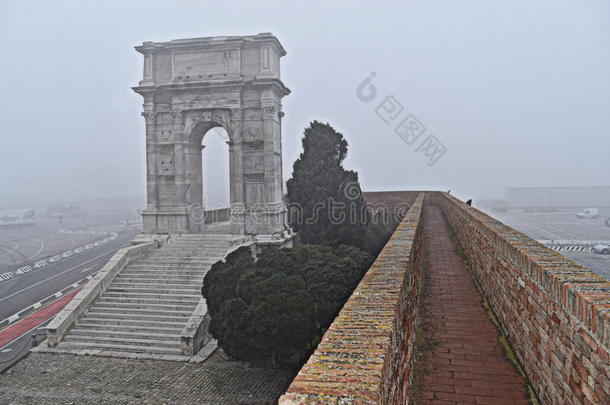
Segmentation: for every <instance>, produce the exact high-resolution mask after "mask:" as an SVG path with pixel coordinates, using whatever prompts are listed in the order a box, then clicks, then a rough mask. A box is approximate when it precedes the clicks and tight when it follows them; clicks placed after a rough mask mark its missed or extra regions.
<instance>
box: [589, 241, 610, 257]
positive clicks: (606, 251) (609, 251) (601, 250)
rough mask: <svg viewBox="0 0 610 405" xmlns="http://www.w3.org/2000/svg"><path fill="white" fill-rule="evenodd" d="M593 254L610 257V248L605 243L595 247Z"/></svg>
mask: <svg viewBox="0 0 610 405" xmlns="http://www.w3.org/2000/svg"><path fill="white" fill-rule="evenodd" d="M593 253H597V254H598V255H610V246H608V245H604V244H603V243H600V244H598V245H595V246H593Z"/></svg>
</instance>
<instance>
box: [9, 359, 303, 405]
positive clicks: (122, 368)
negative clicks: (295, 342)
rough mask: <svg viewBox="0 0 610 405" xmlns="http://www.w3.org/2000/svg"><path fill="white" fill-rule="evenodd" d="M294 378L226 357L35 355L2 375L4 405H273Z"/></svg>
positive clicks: (287, 371) (289, 372)
mask: <svg viewBox="0 0 610 405" xmlns="http://www.w3.org/2000/svg"><path fill="white" fill-rule="evenodd" d="M292 377H293V372H292V371H290V370H278V369H265V368H254V367H248V366H247V365H245V364H243V363H239V362H234V361H228V360H226V358H225V357H224V356H223V355H222V352H216V353H214V354H213V355H212V356H211V357H210V358H209V359H208V360H207V361H205V362H204V363H201V364H193V363H183V362H174V361H152V360H126V359H118V358H111V357H95V356H74V355H69V354H49V353H30V354H29V355H28V357H26V358H25V359H23V360H21V361H20V362H19V363H17V364H16V365H14V366H13V367H12V368H11V369H9V370H8V371H6V372H5V373H3V374H0V404H2V405H50V404H53V405H192V404H198V405H267V404H269V405H271V404H273V403H275V401H276V399H277V397H279V396H280V394H281V393H283V392H284V391H285V390H286V388H287V386H288V383H289V382H290V380H291V379H292Z"/></svg>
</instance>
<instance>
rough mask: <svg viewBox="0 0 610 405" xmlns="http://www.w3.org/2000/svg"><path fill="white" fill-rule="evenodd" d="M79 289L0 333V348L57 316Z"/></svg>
mask: <svg viewBox="0 0 610 405" xmlns="http://www.w3.org/2000/svg"><path fill="white" fill-rule="evenodd" d="M81 288H82V287H79V288H77V289H76V290H74V291H71V292H70V293H68V294H66V295H65V296H63V297H61V298H60V299H58V300H57V301H55V302H53V303H52V304H49V305H47V306H46V307H44V308H42V309H41V310H39V311H36V312H34V313H33V314H30V315H28V316H26V317H25V318H23V319H22V320H21V321H19V322H17V323H16V324H14V325H11V326H9V327H8V328H6V329H4V330H2V331H0V347H4V346H5V345H7V344H9V343H10V342H12V341H13V340H15V339H17V338H18V337H19V336H21V335H23V334H25V333H27V332H28V331H30V330H32V329H34V328H35V327H37V326H38V325H41V324H43V323H44V322H45V321H47V320H48V319H50V318H52V317H53V316H55V315H57V314H58V313H59V311H61V310H62V309H63V308H64V307H65V306H66V305H67V304H68V302H70V300H71V299H72V298H73V297H74V296H75V295H76V294H78V292H79V291H80V289H81Z"/></svg>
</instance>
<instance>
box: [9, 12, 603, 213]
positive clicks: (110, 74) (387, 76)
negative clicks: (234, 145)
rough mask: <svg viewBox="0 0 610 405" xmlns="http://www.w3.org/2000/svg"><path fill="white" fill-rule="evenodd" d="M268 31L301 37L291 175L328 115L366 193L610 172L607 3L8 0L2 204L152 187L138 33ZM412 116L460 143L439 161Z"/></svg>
mask: <svg viewBox="0 0 610 405" xmlns="http://www.w3.org/2000/svg"><path fill="white" fill-rule="evenodd" d="M259 32H271V33H273V34H274V35H276V36H277V38H278V39H279V40H280V42H281V43H282V44H283V46H284V47H285V48H286V50H287V51H288V55H287V56H285V57H284V58H282V80H283V81H284V83H285V84H286V85H287V86H288V87H289V88H290V89H291V90H292V93H291V94H290V95H288V96H287V97H285V98H284V99H283V102H284V107H283V110H284V112H285V114H286V115H285V117H284V119H283V128H282V130H283V152H284V157H283V163H284V180H286V179H288V178H289V177H290V173H291V171H292V163H293V162H294V160H295V158H296V157H297V156H298V154H299V153H300V149H301V145H300V139H301V136H302V131H303V128H304V127H305V126H306V125H307V124H308V122H309V121H310V120H314V119H317V120H322V121H328V122H329V123H331V124H332V125H333V126H334V127H335V128H336V129H338V130H339V131H341V132H342V133H343V134H344V135H345V136H346V137H347V139H348V141H349V145H350V147H349V157H348V159H347V161H346V162H345V165H346V167H348V168H352V169H355V170H357V171H358V172H359V173H360V180H361V183H362V185H363V188H364V189H365V190H386V189H400V190H402V189H424V188H425V189H441V190H446V189H452V190H454V192H455V193H457V194H458V195H460V196H464V197H466V196H468V197H483V198H487V197H494V196H500V195H501V193H502V190H503V188H504V187H517V186H564V185H565V186H574V185H592V186H594V185H600V186H602V185H609V184H610V179H609V174H610V157H609V151H610V114H609V112H610V2H607V1H605V0H599V1H585V0H574V1H557V0H548V1H536V2H532V1H525V0H524V1H515V0H511V1H504V2H499V1H494V2H490V1H487V0H481V1H464V0H460V1H430V0H422V1H395V2H387V1H376V2H368V1H367V2H364V1H363V2H355V1H321V2H318V1H308V2H285V1H263V0H260V1H255V2H246V1H243V2H237V1H226V0H225V1H163V2H160V1H151V0H146V1H129V2H118V1H108V0H106V1H95V2H92V1H86V2H83V1H17V0H15V1H6V0H1V1H0V55H2V63H0V97H1V99H0V124H1V126H0V145H1V149H0V151H1V155H0V207H24V206H34V205H36V204H40V203H44V202H45V201H52V200H77V199H79V198H92V197H124V196H130V197H140V196H141V197H142V198H143V196H144V195H145V187H146V184H145V153H144V148H145V142H144V136H145V133H144V119H143V118H142V117H141V116H140V112H141V104H142V99H141V97H140V96H139V95H137V94H136V93H134V92H133V91H132V90H131V89H130V87H131V86H135V85H137V83H138V81H139V80H140V79H141V75H142V56H141V55H140V54H139V53H137V52H136V51H135V50H134V49H133V47H134V46H135V45H138V44H141V43H142V42H143V41H167V40H171V39H177V38H188V37H202V36H214V35H248V34H256V33H259ZM373 72H374V73H375V77H374V78H373V81H372V82H371V85H373V86H374V87H375V89H376V91H377V94H376V98H375V100H373V101H370V102H366V101H363V98H362V96H361V97H358V96H357V88H358V86H359V85H360V84H361V83H362V81H363V80H364V79H366V78H367V77H369V75H370V74H371V73H373ZM365 88H366V89H368V90H370V88H369V87H368V85H367V86H366V87H365ZM386 96H394V98H393V99H391V100H392V101H394V105H393V106H394V107H395V108H398V109H400V110H402V112H401V115H400V117H398V118H397V121H393V122H390V123H386V122H385V121H384V119H383V118H382V117H380V114H377V113H376V108H377V106H378V105H379V103H380V102H381V101H382V100H383V99H384V98H385V97H386ZM396 103H400V106H402V108H400V106H399V105H398V104H396ZM386 107H387V105H386ZM393 111H394V112H397V111H398V110H396V109H395V110H393ZM377 112H383V109H381V110H377ZM408 114H412V115H413V116H414V117H416V119H417V120H418V121H419V123H421V125H423V126H424V127H425V129H426V132H425V134H424V135H422V138H421V139H424V137H426V136H428V135H430V134H432V135H434V136H435V137H436V139H437V140H438V142H440V143H441V144H442V145H443V146H444V148H446V152H445V153H444V154H443V155H442V156H440V157H438V160H436V162H435V163H434V164H432V165H430V164H429V163H430V159H429V158H428V157H427V156H426V155H425V153H423V151H422V150H419V151H418V150H417V149H418V147H417V145H418V143H419V142H417V143H414V144H413V145H409V144H408V143H407V142H405V141H404V140H403V139H401V137H400V136H398V135H397V134H396V133H395V132H394V128H395V126H396V124H397V123H398V120H400V119H402V118H403V117H405V116H407V115H408ZM386 118H387V117H386ZM218 137H219V139H220V140H221V141H222V139H221V138H222V137H221V135H218ZM212 143H213V145H210V146H209V147H208V148H206V150H205V151H204V157H205V156H206V153H208V156H209V159H210V160H209V162H208V163H207V166H205V167H206V168H207V170H206V171H207V172H208V173H207V174H206V181H207V182H208V183H207V187H209V188H208V190H210V191H209V192H212V191H215V190H217V191H218V193H221V194H222V193H226V190H227V188H226V182H227V178H228V177H227V176H226V171H227V170H228V166H227V159H228V157H227V152H226V145H224V144H223V142H212ZM223 147H224V150H223ZM214 167H218V170H219V171H222V173H225V174H222V173H221V174H219V175H218V176H216V175H215V174H214V173H210V172H211V170H213V168H214ZM210 168H212V169H210Z"/></svg>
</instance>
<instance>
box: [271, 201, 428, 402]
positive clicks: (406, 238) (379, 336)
mask: <svg viewBox="0 0 610 405" xmlns="http://www.w3.org/2000/svg"><path fill="white" fill-rule="evenodd" d="M423 200H424V194H423V193H421V194H419V195H418V197H417V198H416V200H415V202H414V203H413V205H412V206H411V208H410V210H409V211H408V213H407V214H406V216H405V217H404V218H403V220H402V221H401V223H400V224H399V225H398V227H397V228H396V231H395V232H394V233H393V235H392V237H391V238H390V240H389V241H388V242H387V244H386V245H385V247H384V248H383V250H382V251H381V253H380V254H379V256H378V257H377V259H376V260H375V262H374V263H373V265H372V266H371V267H370V269H369V270H368V271H367V273H366V274H365V275H364V277H363V278H362V280H361V281H360V283H359V284H358V286H357V287H356V289H355V290H354V292H353V293H352V295H351V297H350V298H349V299H348V300H347V302H346V303H345V305H344V306H343V309H342V310H341V311H340V313H339V315H337V317H336V318H335V320H334V322H333V323H332V324H331V326H330V327H329V329H328V330H327V331H326V333H325V334H324V336H323V338H322V341H321V342H320V344H319V345H318V347H317V349H316V350H315V352H314V353H313V354H312V355H311V357H310V358H309V360H308V361H307V363H306V364H305V365H304V366H303V368H301V370H300V371H299V374H298V375H297V376H296V378H295V379H294V381H293V382H292V384H291V386H290V387H289V388H288V391H287V392H286V394H284V395H283V396H282V397H281V398H280V399H279V405H294V404H299V405H303V404H356V403H357V404H378V403H383V402H382V400H383V399H382V398H384V397H386V395H387V393H385V392H384V389H385V388H386V387H387V386H388V385H387V384H386V383H385V381H386V380H388V379H391V376H389V374H390V373H391V370H392V369H394V367H395V366H396V365H395V364H392V361H393V359H394V358H395V356H394V355H395V353H392V350H393V349H394V347H395V346H394V345H393V343H394V344H395V340H396V339H397V335H400V333H397V332H398V331H396V330H395V329H396V327H397V325H399V326H398V327H399V328H400V327H402V325H401V322H400V321H398V322H397V320H400V319H401V315H400V314H399V312H400V309H401V308H399V300H400V298H401V294H403V295H404V294H405V292H404V287H405V284H406V280H407V279H408V278H409V277H410V275H408V274H407V273H408V271H409V269H410V262H412V260H413V251H412V246H413V243H414V241H415V239H416V237H417V235H418V234H420V233H419V232H420V229H421V227H420V224H421V220H420V217H421V213H422V207H423ZM403 366H404V365H403Z"/></svg>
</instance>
